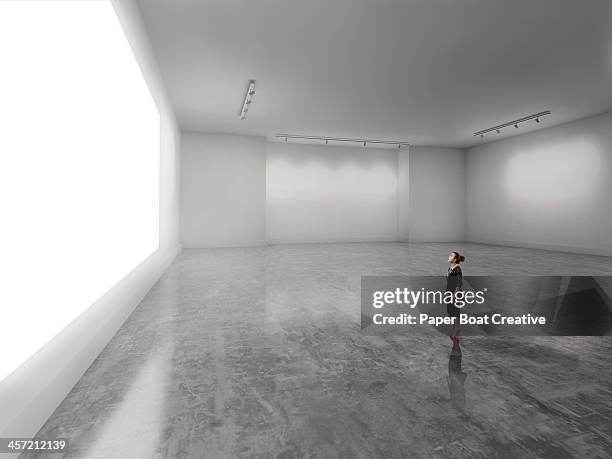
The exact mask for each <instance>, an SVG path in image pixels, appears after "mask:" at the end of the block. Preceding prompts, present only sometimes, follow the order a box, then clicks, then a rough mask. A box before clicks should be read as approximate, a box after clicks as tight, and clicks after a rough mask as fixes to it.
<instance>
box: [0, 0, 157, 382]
mask: <svg viewBox="0 0 612 459" xmlns="http://www.w3.org/2000/svg"><path fill="white" fill-rule="evenodd" d="M0 55H1V56H2V60H3V62H2V72H1V74H0V100H1V101H2V103H1V104H0V129H1V132H2V134H1V135H0V201H1V208H2V215H3V223H2V225H0V253H2V259H1V261H0V277H1V278H2V284H3V288H2V289H0V304H1V312H2V320H1V321H0V350H1V351H0V352H1V354H0V356H1V359H0V380H2V379H4V378H5V377H6V376H7V375H8V374H10V373H11V372H12V371H13V370H15V369H16V368H17V367H18V366H19V365H20V364H21V363H23V362H24V361H25V360H26V359H27V358H28V357H29V356H31V355H32V354H33V353H34V352H36V351H37V350H38V349H39V348H40V347H41V346H43V345H44V344H45V343H46V342H47V341H49V340H50V339H51V338H52V337H53V336H55V335H56V334H57V333H58V332H60V331H61V330H62V329H63V328H64V327H66V325H68V324H69V323H70V322H71V321H72V320H74V319H75V318H76V317H77V316H79V314H80V313H82V312H83V311H84V310H85V309H86V308H87V307H89V306H90V305H91V304H93V303H94V302H95V301H96V300H98V299H99V298H100V297H101V296H102V295H104V293H105V292H107V291H108V290H109V289H110V288H111V287H113V286H114V285H115V284H116V283H117V282H118V281H120V280H121V279H122V278H124V277H125V276H126V275H127V274H128V273H129V272H130V271H132V270H133V269H134V268H136V267H137V266H138V265H139V264H140V263H141V262H143V261H144V260H145V259H146V258H147V257H148V256H149V255H151V254H152V253H153V252H154V251H155V250H156V249H157V248H158V246H159V184H160V180H159V163H160V115H159V111H158V109H157V107H156V105H155V103H154V101H153V98H152V97H151V94H150V92H149V89H148V88H147V85H146V83H145V81H144V79H143V76H142V73H141V71H140V68H139V66H138V64H137V62H136V60H135V58H134V55H133V54H132V50H131V48H130V45H129V43H128V41H127V39H126V36H125V34H124V32H123V30H122V28H121V25H120V23H119V21H118V19H117V16H116V15H115V12H114V10H113V7H112V5H111V4H110V2H107V1H87V2H75V1H40V2H39V1H16V2H12V1H9V2H6V1H5V2H0Z"/></svg>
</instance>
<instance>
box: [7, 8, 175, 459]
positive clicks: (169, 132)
mask: <svg viewBox="0 0 612 459" xmlns="http://www.w3.org/2000/svg"><path fill="white" fill-rule="evenodd" d="M113 5H114V7H115V9H116V11H117V14H118V15H119V18H120V20H121V23H122V25H123V27H124V29H125V31H126V34H127V35H128V38H129V40H130V44H131V45H132V47H133V50H134V54H135V55H136V57H137V59H138V61H139V63H140V65H141V67H142V70H143V74H144V76H145V79H146V80H147V83H148V84H149V87H150V89H151V93H152V95H153V97H154V99H155V101H156V103H157V105H158V108H159V111H160V114H161V165H160V166H161V174H160V218H159V219H160V236H159V241H160V243H159V249H158V250H157V251H156V252H155V253H154V254H152V255H151V256H150V257H149V258H147V259H146V260H144V261H143V262H142V263H141V264H140V265H139V266H137V267H135V269H134V270H133V271H132V272H131V273H130V274H129V275H128V276H127V277H125V278H124V279H123V280H121V281H120V282H119V283H118V284H117V285H115V286H114V287H113V288H112V289H111V290H110V291H109V292H107V293H106V295H104V296H103V297H102V298H101V299H99V300H98V301H97V302H96V303H94V304H93V305H92V306H91V307H89V308H88V309H87V310H86V311H85V312H84V313H83V314H81V315H80V316H79V317H78V318H77V319H76V320H74V321H73V322H72V323H71V324H70V325H69V326H68V327H66V328H65V329H64V330H62V331H61V332H60V333H59V334H58V335H56V336H55V337H54V338H53V339H52V340H51V341H50V342H49V343H48V344H47V345H46V346H44V347H43V348H42V349H41V350H40V351H38V352H37V353H36V354H35V355H34V356H32V357H31V358H30V359H29V360H28V361H26V362H25V363H24V364H23V365H21V366H20V367H19V368H18V369H17V370H16V371H15V372H14V373H12V374H11V375H10V376H9V377H8V378H6V379H5V380H4V381H2V383H1V384H0V406H2V410H1V411H0V436H3V437H8V436H16V437H33V436H34V435H35V434H36V432H37V431H38V430H39V429H40V427H42V425H43V424H44V422H45V421H46V420H47V418H48V417H49V416H50V415H51V414H52V412H53V411H54V410H55V408H56V407H57V406H58V405H59V404H60V402H61V401H62V400H63V399H64V397H65V396H66V395H67V394H68V392H69V391H70V390H71V389H72V387H73V386H74V384H75V383H76V382H77V381H78V380H79V378H80V377H81V376H82V374H83V373H84V372H85V370H86V369H87V368H88V367H89V366H90V365H91V363H92V362H93V360H94V359H95V358H96V357H97V356H98V354H99V353H100V352H101V351H102V349H103V348H104V346H105V345H106V344H107V343H108V341H109V340H110V339H111V338H112V337H113V336H114V335H115V333H116V332H117V330H118V329H119V327H120V326H121V324H122V323H123V322H124V321H125V319H126V318H127V317H128V316H129V314H130V313H131V312H132V310H133V309H134V307H136V306H137V305H138V303H139V302H140V301H141V300H142V298H143V297H144V296H145V294H146V293H147V292H148V291H149V289H150V288H151V287H152V286H153V284H154V283H155V282H156V281H157V279H159V277H160V275H161V274H162V273H163V271H164V270H165V269H166V267H167V266H168V265H169V264H170V263H171V261H172V260H173V259H174V258H175V257H176V255H177V254H178V252H179V251H180V244H179V232H178V228H179V226H178V225H179V188H178V180H179V171H180V162H179V161H180V155H179V142H180V132H179V130H178V126H177V123H176V121H175V118H174V115H173V112H172V109H171V108H170V105H169V102H168V99H167V96H166V93H165V91H164V88H163V85H162V82H161V79H160V77H159V72H158V69H157V65H156V63H155V59H154V57H153V53H152V51H151V48H150V45H149V42H148V38H147V36H146V32H145V30H144V26H143V24H142V20H141V17H140V13H139V10H138V8H137V6H136V4H135V2H134V0H113ZM7 457H10V455H9V456H7Z"/></svg>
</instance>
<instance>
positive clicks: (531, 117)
mask: <svg viewBox="0 0 612 459" xmlns="http://www.w3.org/2000/svg"><path fill="white" fill-rule="evenodd" d="M547 115H550V110H546V111H543V112H540V113H534V114H533V115H529V116H524V117H523V118H519V119H518V120H512V121H508V122H507V123H504V124H498V125H497V126H493V127H490V128H487V129H483V130H481V131H478V132H474V137H476V136H480V138H481V139H484V136H485V134H487V133H489V132H493V131H495V132H497V133H498V134H499V133H500V132H501V130H502V129H503V128H505V127H508V126H514V127H515V128H516V129H518V127H519V124H520V123H524V122H525V121H529V120H535V122H536V123H539V122H540V118H542V117H543V116H547Z"/></svg>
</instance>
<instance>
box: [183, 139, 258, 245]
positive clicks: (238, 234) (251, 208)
mask: <svg viewBox="0 0 612 459" xmlns="http://www.w3.org/2000/svg"><path fill="white" fill-rule="evenodd" d="M182 158H183V167H182V172H181V190H182V191H181V195H182V199H181V241H182V244H183V246H184V247H186V248H197V247H248V246H255V245H263V244H265V241H266V229H265V225H266V220H265V212H266V151H265V139H264V138H263V137H254V136H243V135H224V134H202V133H189V132H187V133H184V134H183V138H182Z"/></svg>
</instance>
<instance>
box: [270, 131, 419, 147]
mask: <svg viewBox="0 0 612 459" xmlns="http://www.w3.org/2000/svg"><path fill="white" fill-rule="evenodd" d="M274 137H276V138H277V139H285V142H287V139H295V140H318V141H321V142H325V145H329V142H330V141H331V142H349V143H350V142H352V143H360V144H362V145H363V146H364V147H366V146H368V144H370V145H374V144H380V145H393V146H395V145H397V148H402V147H408V146H410V144H409V143H408V142H401V141H397V140H374V139H349V138H343V137H318V136H312V135H292V134H276V135H275V136H274Z"/></svg>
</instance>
